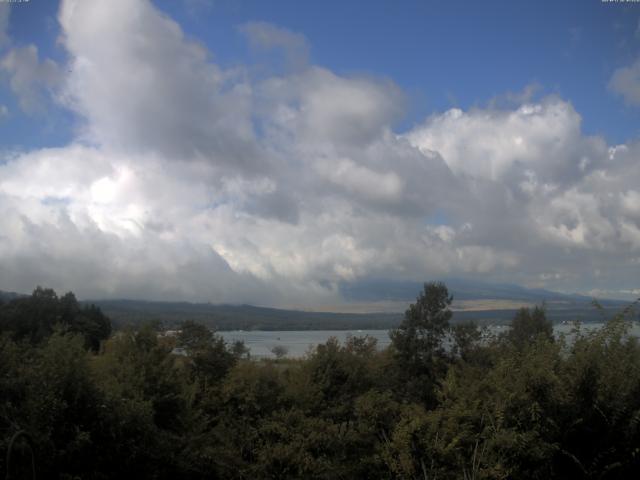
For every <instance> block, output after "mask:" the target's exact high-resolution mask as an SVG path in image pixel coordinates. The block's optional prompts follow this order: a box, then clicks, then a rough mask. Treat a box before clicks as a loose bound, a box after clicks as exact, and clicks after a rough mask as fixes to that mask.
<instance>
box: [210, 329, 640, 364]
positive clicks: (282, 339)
mask: <svg viewBox="0 0 640 480" xmlns="http://www.w3.org/2000/svg"><path fill="white" fill-rule="evenodd" d="M602 326H603V324H602V323H588V324H587V323H586V324H583V325H582V329H584V330H591V329H596V328H601V327H602ZM572 328H573V325H571V324H558V325H554V327H553V329H554V333H555V334H556V335H560V334H565V335H569V334H570V332H571V330H572ZM489 330H490V331H491V332H492V333H501V332H504V331H506V330H508V327H503V326H495V327H489ZM218 333H219V334H220V335H222V337H223V338H224V339H225V340H226V341H227V342H233V341H236V340H242V341H243V342H244V343H245V345H246V346H247V347H248V348H249V352H250V354H251V356H252V357H256V358H275V355H274V354H273V353H272V352H271V350H272V349H273V348H274V347H276V346H281V347H284V348H285V349H287V357H302V356H304V355H305V353H307V352H308V351H309V350H310V349H311V348H313V347H314V346H316V345H318V344H320V343H325V342H326V341H327V340H328V339H329V338H330V337H336V338H337V339H338V340H339V341H340V342H341V343H344V341H345V340H346V339H347V337H349V336H357V337H363V336H365V335H369V336H371V337H373V338H375V339H377V340H378V347H379V348H384V347H386V346H387V345H389V343H390V342H391V340H390V339H389V330H291V331H273V332H268V331H261V330H255V331H230V332H218ZM631 333H632V334H633V335H635V336H637V337H640V324H639V323H637V322H635V323H634V324H633V328H632V330H631Z"/></svg>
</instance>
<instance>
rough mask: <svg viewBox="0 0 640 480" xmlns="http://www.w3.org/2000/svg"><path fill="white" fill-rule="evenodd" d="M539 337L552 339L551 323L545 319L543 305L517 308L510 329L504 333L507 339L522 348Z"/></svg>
mask: <svg viewBox="0 0 640 480" xmlns="http://www.w3.org/2000/svg"><path fill="white" fill-rule="evenodd" d="M540 337H542V338H545V339H547V340H549V341H553V324H552V323H551V321H550V320H547V315H546V312H545V309H544V306H542V307H538V306H535V307H533V310H531V309H529V308H521V309H520V310H518V312H517V313H516V315H515V317H514V318H513V320H512V322H511V330H510V331H509V332H508V333H507V334H506V338H507V340H509V341H510V342H511V343H512V344H513V345H514V346H515V347H516V348H518V349H522V348H524V347H525V346H526V345H529V344H530V343H532V342H533V341H534V340H536V339H537V338H540Z"/></svg>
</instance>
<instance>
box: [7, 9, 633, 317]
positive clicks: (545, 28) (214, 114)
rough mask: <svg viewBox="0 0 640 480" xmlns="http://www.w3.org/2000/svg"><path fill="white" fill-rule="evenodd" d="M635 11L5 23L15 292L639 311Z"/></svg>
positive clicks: (171, 16) (242, 12) (123, 17)
mask: <svg viewBox="0 0 640 480" xmlns="http://www.w3.org/2000/svg"><path fill="white" fill-rule="evenodd" d="M638 185H640V3H634V2H616V3H609V2H607V3H603V2H601V1H599V0H598V1H591V0H590V1H580V2H569V1H566V2H533V1H529V2H523V1H512V2H502V1H488V2H471V1H470V2H445V1H395V2H391V1H374V2H372V1H368V2H364V1H362V2H360V1H348V2H345V1H340V2H338V1H322V2H310V1H309V2H299V1H285V0H279V1H273V2H264V1H249V0H235V1H231V0H175V1H174V0H171V1H170V0H155V1H151V0H110V1H109V2H103V1H100V0H63V1H61V2H53V1H44V0H31V1H30V2H25V3H17V4H12V5H11V7H9V4H7V3H0V232H1V233H0V289H4V290H19V291H29V290H30V289H32V288H33V287H34V286H35V285H38V284H44V285H47V286H51V287H54V288H56V289H58V290H74V291H76V293H78V294H79V296H81V297H93V298H99V297H123V296H127V297H137V298H148V299H158V298H161V299H186V300H198V301H227V302H236V301H237V302H246V303H259V304H264V305H274V306H283V305H286V306H304V307H309V306H310V305H311V306H312V305H339V304H341V302H342V303H344V302H345V301H346V299H344V298H342V297H341V288H342V287H343V286H344V285H351V286H354V285H355V286H357V285H358V284H362V285H367V284H368V283H367V282H371V281H375V282H378V283H379V282H382V283H384V282H385V281H387V282H390V284H391V283H394V282H395V284H404V283H405V282H409V283H411V282H420V281H424V280H431V279H437V278H452V277H458V278H469V279H481V280H489V281H495V282H502V283H517V284H521V285H525V286H530V287H542V288H548V289H556V290H561V291H567V292H580V293H586V294H593V295H598V296H607V297H618V298H634V297H636V296H637V295H638V294H640V286H639V285H638V284H637V278H639V275H638V273H639V271H638V270H639V269H640V190H639V189H638Z"/></svg>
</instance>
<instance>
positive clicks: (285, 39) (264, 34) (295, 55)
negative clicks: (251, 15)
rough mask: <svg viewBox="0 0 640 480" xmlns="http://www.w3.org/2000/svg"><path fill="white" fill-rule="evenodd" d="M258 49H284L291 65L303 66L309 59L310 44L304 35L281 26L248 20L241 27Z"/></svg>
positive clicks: (253, 45)
mask: <svg viewBox="0 0 640 480" xmlns="http://www.w3.org/2000/svg"><path fill="white" fill-rule="evenodd" d="M239 29H240V32H242V33H243V34H244V35H245V36H246V37H247V39H248V40H249V43H250V45H251V46H252V47H253V48H256V49H262V50H271V49H274V48H279V49H282V50H283V51H284V53H285V55H286V58H287V62H288V63H289V66H291V67H294V68H302V67H304V66H306V65H307V62H308V60H309V45H308V44H307V39H306V38H305V37H304V35H301V34H299V33H294V32H291V31H289V30H286V29H284V28H279V27H277V26H275V25H272V24H270V23H267V22H248V23H245V24H243V25H241V26H240V27H239Z"/></svg>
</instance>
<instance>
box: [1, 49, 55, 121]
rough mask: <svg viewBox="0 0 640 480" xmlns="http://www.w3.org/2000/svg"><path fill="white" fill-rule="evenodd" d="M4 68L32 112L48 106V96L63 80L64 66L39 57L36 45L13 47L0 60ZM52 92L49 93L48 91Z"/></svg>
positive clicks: (24, 103)
mask: <svg viewBox="0 0 640 480" xmlns="http://www.w3.org/2000/svg"><path fill="white" fill-rule="evenodd" d="M0 69H2V70H4V71H5V72H7V74H8V75H9V78H10V79H9V85H10V87H11V90H12V91H13V93H14V94H15V95H17V97H18V100H19V102H20V108H21V109H22V110H23V111H24V112H25V113H28V114H33V113H38V112H41V111H42V110H43V109H44V105H45V102H46V100H47V96H50V95H51V93H50V92H52V91H53V90H54V89H55V88H56V87H58V85H59V83H60V80H61V73H60V68H59V67H58V65H57V64H56V63H55V62H54V61H52V60H50V59H45V60H43V61H42V62H41V61H40V59H39V55H38V48H37V47H36V46H35V45H28V46H26V47H17V48H13V49H11V50H10V51H9V53H7V54H6V55H5V56H4V58H2V59H1V60H0ZM47 92H49V95H47Z"/></svg>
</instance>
